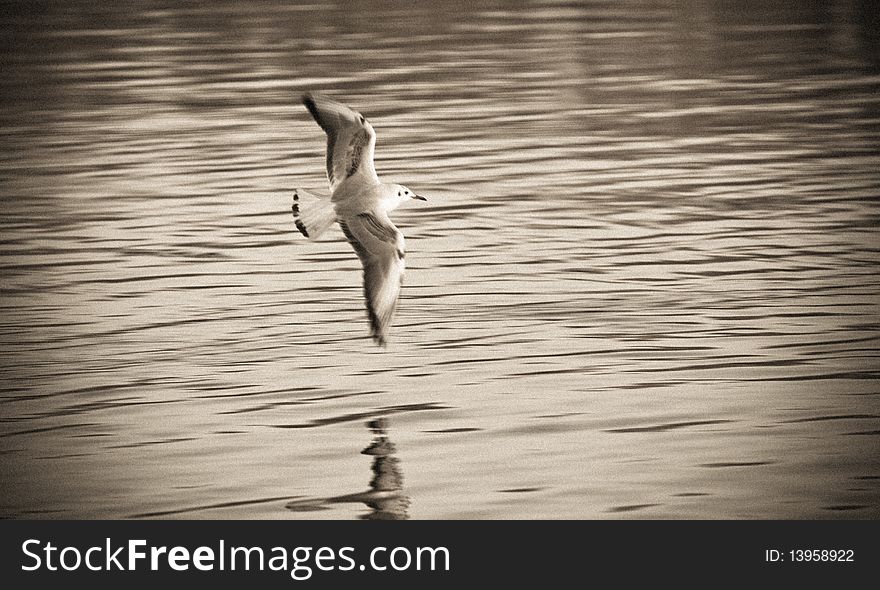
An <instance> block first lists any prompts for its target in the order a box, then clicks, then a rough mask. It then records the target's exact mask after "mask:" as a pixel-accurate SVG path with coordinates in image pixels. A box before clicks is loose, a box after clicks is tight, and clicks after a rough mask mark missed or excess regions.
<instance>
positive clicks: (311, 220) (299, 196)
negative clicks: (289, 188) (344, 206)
mask: <svg viewBox="0 0 880 590" xmlns="http://www.w3.org/2000/svg"><path fill="white" fill-rule="evenodd" d="M293 218H294V220H295V221H294V223H295V224H296V229H298V230H299V232H300V233H301V234H302V235H304V236H305V237H307V238H308V239H310V240H317V239H318V238H319V237H320V236H321V234H323V233H324V232H325V231H327V230H328V229H329V228H330V226H331V225H333V222H334V221H336V210H335V209H334V208H333V203H331V202H330V199H322V198H321V197H319V196H318V195H315V194H312V193H310V192H307V191H304V190H303V189H301V188H298V189H295V190H294V191H293Z"/></svg>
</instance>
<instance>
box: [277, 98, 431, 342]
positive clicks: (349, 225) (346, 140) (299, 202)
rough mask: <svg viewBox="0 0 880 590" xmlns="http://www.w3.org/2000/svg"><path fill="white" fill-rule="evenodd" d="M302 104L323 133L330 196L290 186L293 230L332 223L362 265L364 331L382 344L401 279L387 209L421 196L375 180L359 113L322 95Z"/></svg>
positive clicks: (397, 242) (312, 230) (371, 136)
mask: <svg viewBox="0 0 880 590" xmlns="http://www.w3.org/2000/svg"><path fill="white" fill-rule="evenodd" d="M302 101H303V104H304V105H305V107H306V109H308V111H309V113H311V115H312V117H313V118H314V119H315V121H316V122H317V123H318V125H320V126H321V129H323V130H324V132H325V133H326V134H327V179H328V180H329V181H330V199H326V198H322V197H320V196H319V195H316V194H313V193H309V192H307V191H304V190H303V189H300V188H298V189H296V190H295V191H294V193H293V216H294V219H295V220H296V221H295V224H296V228H297V229H298V230H299V231H300V233H301V234H302V235H304V236H305V237H306V238H308V239H309V240H316V239H318V237H320V236H321V234H323V233H324V232H325V231H327V229H329V228H330V226H332V225H333V223H334V222H336V223H339V227H340V228H342V233H343V234H345V237H346V239H347V240H348V242H349V243H350V244H351V245H352V247H353V248H354V251H355V253H356V254H357V256H358V258H360V260H361V264H362V265H363V267H364V297H365V299H366V304H367V317H368V318H369V320H370V335H371V336H372V337H373V340H374V341H375V342H376V344H379V345H380V346H385V344H386V340H387V336H388V329H389V327H390V325H391V320H392V318H393V317H394V310H395V309H396V307H397V299H398V297H399V295H400V285H401V282H402V280H403V271H404V255H405V252H406V248H405V245H404V239H403V234H401V233H400V230H398V229H397V228H396V227H395V226H394V224H393V223H391V220H390V219H389V218H388V213H389V212H390V211H393V210H394V209H397V207H399V206H400V205H401V204H402V203H405V202H407V201H410V200H412V199H417V200H421V201H425V200H426V199H425V197H422V196H420V195H417V194H416V193H415V192H413V191H411V190H410V189H408V188H407V187H405V186H403V185H400V184H386V183H383V182H381V181H380V180H379V177H378V176H377V175H376V169H375V167H374V166H373V151H374V149H375V147H376V132H375V131H374V130H373V126H372V125H370V123H369V122H368V121H367V120H366V119H365V118H364V116H363V115H362V114H360V113H358V112H356V111H354V110H352V109H350V108H349V107H347V106H345V105H344V104H342V103H340V102H337V101H335V100H332V99H330V98H327V97H325V96H320V95H313V94H305V95H304V96H303V97H302Z"/></svg>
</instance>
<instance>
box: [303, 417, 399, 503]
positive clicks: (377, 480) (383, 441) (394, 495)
mask: <svg viewBox="0 0 880 590" xmlns="http://www.w3.org/2000/svg"><path fill="white" fill-rule="evenodd" d="M367 428H369V429H370V432H372V433H373V440H372V442H370V444H369V445H368V446H367V448H365V449H364V450H363V451H361V453H362V454H364V455H370V456H372V457H373V464H372V466H371V470H372V472H373V477H372V479H371V480H370V489H369V490H367V491H365V492H358V493H355V494H346V495H344V496H334V497H332V498H322V499H307V500H296V501H294V502H290V503H289V504H287V506H286V508H287V509H288V510H292V511H294V512H311V511H315V510H326V509H329V508H330V505H331V504H344V503H349V502H362V503H364V504H366V505H367V506H368V507H369V508H370V511H369V512H367V513H365V514H362V515H361V516H360V518H361V519H363V520H405V519H407V518H409V515H408V513H407V509H408V508H409V496H407V495H406V494H405V493H404V492H403V472H402V471H401V469H400V459H398V458H397V457H396V456H395V452H396V450H397V449H396V447H395V446H394V443H393V442H391V440H390V439H389V438H388V419H387V418H377V419H375V420H370V421H369V422H367Z"/></svg>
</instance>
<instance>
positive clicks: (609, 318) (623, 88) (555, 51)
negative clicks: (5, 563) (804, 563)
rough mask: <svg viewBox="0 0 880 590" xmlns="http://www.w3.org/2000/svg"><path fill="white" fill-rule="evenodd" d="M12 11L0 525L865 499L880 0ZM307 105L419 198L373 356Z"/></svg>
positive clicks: (0, 194) (4, 85)
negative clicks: (349, 122)
mask: <svg viewBox="0 0 880 590" xmlns="http://www.w3.org/2000/svg"><path fill="white" fill-rule="evenodd" d="M27 6H28V8H27V9H25V8H20V7H19V8H16V7H15V5H12V6H9V5H7V6H5V7H4V8H3V14H2V19H3V22H4V26H3V28H2V33H0V43H2V63H3V65H2V69H3V75H2V77H0V92H2V98H0V106H2V109H0V128H2V142H0V159H2V166H0V198H2V215H0V232H2V233H0V276H2V287H0V288H2V292H0V295H2V300H0V394H2V397H0V417H2V422H0V469H2V477H0V516H4V517H11V518H127V517H164V518H275V519H277V518H281V519H283V518H357V517H362V518H403V517H410V518H686V519H691V518H878V517H880V452H878V451H880V443H878V441H880V438H878V437H880V363H878V357H880V272H878V271H880V239H878V238H880V235H878V234H880V230H878V222H880V151H878V141H880V49H878V47H880V44H878V42H877V36H876V35H877V33H876V31H877V30H878V17H877V9H876V8H875V7H874V6H873V4H872V3H871V2H860V1H837V2H825V1H823V2H776V1H773V2H730V1H727V0H716V1H711V0H693V1H688V2H672V1H668V2H664V1H644V2H636V1H625V2H597V3H592V2H591V3H583V2H574V1H571V2H568V1H565V0H562V1H557V0H553V1H551V2H495V3H463V2H442V1H440V2H430V3H428V2H426V3H411V2H403V1H400V2H362V3H360V2H344V3H342V2H340V3H339V4H333V3H323V2H321V3H315V4H311V3H289V2H284V1H282V0H276V1H261V2H246V3H241V2H233V1H231V0H229V1H222V2H211V3H205V2H146V1H145V2H137V1H128V2H125V3H122V2H114V3H93V2H85V1H70V2H58V3H55V2H40V3H29V4H27ZM305 91H320V92H324V93H327V94H328V95H330V96H333V97H335V98H338V99H341V100H344V101H346V102H347V103H349V104H351V105H352V106H353V107H354V108H356V109H358V110H360V111H362V112H363V113H364V114H365V115H366V116H367V117H368V118H370V120H371V122H372V124H373V125H374V127H375V128H376V130H377V133H378V145H377V149H376V168H377V170H378V171H379V174H380V177H382V178H383V179H385V180H387V181H389V182H399V183H403V184H406V185H407V186H409V187H411V188H413V189H414V190H416V191H418V192H419V193H420V194H424V195H426V196H427V198H428V202H427V203H413V204H412V205H408V206H406V207H405V208H402V209H401V210H399V211H398V212H396V213H395V214H394V215H393V219H394V220H395V223H397V225H398V226H399V227H400V228H401V229H402V231H403V232H404V234H405V235H406V239H407V250H408V252H407V275H406V279H405V281H404V288H403V292H402V299H401V302H400V305H399V308H398V315H397V317H396V319H395V322H394V327H393V328H392V331H391V341H390V343H389V346H388V347H387V348H386V349H382V348H378V347H376V346H375V345H373V343H372V342H371V341H370V339H369V337H368V333H369V330H368V324H367V321H366V315H365V312H364V309H363V298H362V293H361V285H360V280H361V270H360V264H359V262H358V260H357V257H356V256H355V255H354V252H353V251H352V249H351V247H350V246H349V245H348V244H347V243H346V242H345V241H344V239H343V236H342V234H341V232H340V231H339V230H338V229H334V230H333V231H332V232H331V234H330V237H329V238H327V239H325V240H324V241H322V242H319V243H310V242H307V241H306V240H304V239H303V238H302V237H301V236H300V235H299V234H298V233H296V232H295V229H294V227H293V223H292V217H291V214H290V205H291V195H292V189H293V188H294V187H303V188H311V189H313V190H317V191H320V192H326V178H325V177H324V168H323V166H324V153H323V151H324V135H323V133H322V132H321V130H320V128H318V126H317V125H315V123H314V121H312V120H311V118H310V117H309V115H308V113H307V112H306V110H305V108H303V106H302V105H301V103H300V99H299V96H300V94H301V93H302V92H305Z"/></svg>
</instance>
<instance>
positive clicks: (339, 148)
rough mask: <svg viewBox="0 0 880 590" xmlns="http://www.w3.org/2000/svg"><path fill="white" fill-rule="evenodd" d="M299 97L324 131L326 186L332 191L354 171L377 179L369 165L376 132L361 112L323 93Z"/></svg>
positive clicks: (377, 180) (375, 180) (353, 173)
mask: <svg viewBox="0 0 880 590" xmlns="http://www.w3.org/2000/svg"><path fill="white" fill-rule="evenodd" d="M302 100H303V104H304V105H306V108H307V109H308V110H309V112H310V113H311V114H312V117H314V118H315V121H317V122H318V125H320V126H321V129H323V130H324V132H325V133H326V134H327V179H328V180H329V181H330V190H331V191H335V190H336V187H337V186H339V185H340V184H341V183H342V181H343V180H345V179H346V178H348V177H350V176H355V175H363V176H364V177H365V178H366V179H368V180H369V181H370V182H371V183H375V182H379V178H378V177H377V176H376V168H375V167H374V166H373V151H374V150H375V147H376V132H375V131H373V126H372V125H370V123H369V122H367V120H366V119H365V118H364V116H363V115H361V114H360V113H357V112H355V111H353V110H351V109H350V108H348V107H347V106H345V105H344V104H342V103H340V102H336V101H335V100H331V99H329V98H327V97H326V96H320V95H314V94H305V95H303V99H302Z"/></svg>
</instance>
